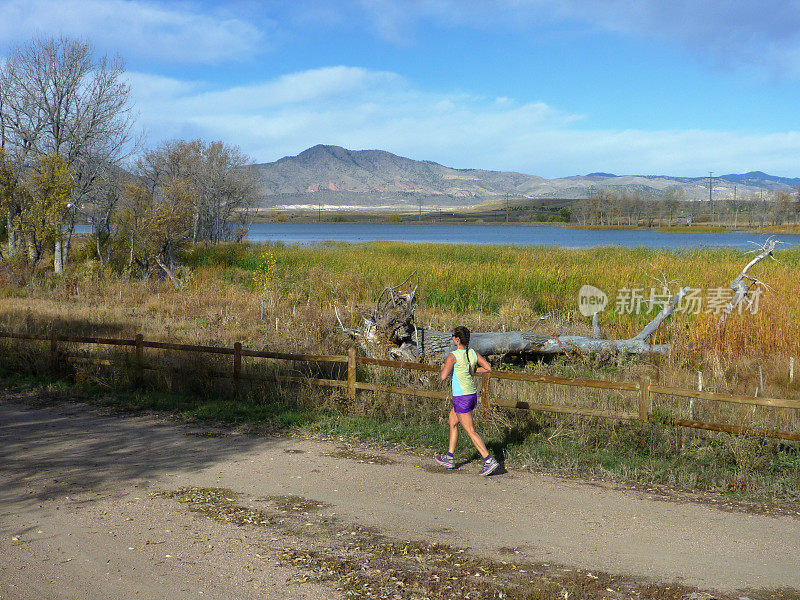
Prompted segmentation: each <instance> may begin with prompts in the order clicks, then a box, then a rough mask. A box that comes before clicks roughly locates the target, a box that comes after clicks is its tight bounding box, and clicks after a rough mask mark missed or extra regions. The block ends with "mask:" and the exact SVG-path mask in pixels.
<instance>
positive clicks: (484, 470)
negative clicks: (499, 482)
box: [478, 456, 500, 477]
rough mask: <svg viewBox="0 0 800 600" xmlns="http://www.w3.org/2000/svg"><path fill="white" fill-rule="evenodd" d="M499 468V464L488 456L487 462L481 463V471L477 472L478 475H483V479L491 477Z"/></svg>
mask: <svg viewBox="0 0 800 600" xmlns="http://www.w3.org/2000/svg"><path fill="white" fill-rule="evenodd" d="M499 466H500V463H499V462H497V461H496V460H495V459H494V458H492V457H491V456H490V457H489V459H488V460H485V461H483V466H482V467H481V470H480V471H478V475H483V476H484V477H485V476H487V475H491V474H492V473H494V472H495V471H496V470H497V467H499Z"/></svg>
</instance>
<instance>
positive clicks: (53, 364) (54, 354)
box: [50, 329, 58, 373]
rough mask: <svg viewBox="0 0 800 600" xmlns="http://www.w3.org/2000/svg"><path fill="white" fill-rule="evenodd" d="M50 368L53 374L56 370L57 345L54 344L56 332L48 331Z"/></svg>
mask: <svg viewBox="0 0 800 600" xmlns="http://www.w3.org/2000/svg"><path fill="white" fill-rule="evenodd" d="M50 368H51V369H52V370H53V373H56V371H57V370H58V344H57V343H56V330H55V329H51V330H50Z"/></svg>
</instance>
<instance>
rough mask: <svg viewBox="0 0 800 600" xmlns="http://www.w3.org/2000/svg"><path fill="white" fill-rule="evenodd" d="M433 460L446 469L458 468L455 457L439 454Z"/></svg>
mask: <svg viewBox="0 0 800 600" xmlns="http://www.w3.org/2000/svg"><path fill="white" fill-rule="evenodd" d="M433 459H434V460H435V461H436V462H437V463H439V464H440V465H442V466H443V467H444V468H445V469H455V467H456V459H455V457H453V456H448V455H447V454H437V455H435V456H434V457H433Z"/></svg>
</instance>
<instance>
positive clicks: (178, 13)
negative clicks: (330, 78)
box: [0, 0, 264, 63]
mask: <svg viewBox="0 0 800 600" xmlns="http://www.w3.org/2000/svg"><path fill="white" fill-rule="evenodd" d="M0 15H2V19H0V44H7V43H13V42H20V41H25V40H27V39H29V38H30V37H31V36H32V35H35V34H46V35H61V34H65V35H71V36H79V37H85V38H88V39H90V40H91V41H92V42H93V43H95V44H96V45H97V46H98V47H100V48H101V49H103V50H104V51H108V52H116V51H119V52H120V53H122V54H123V55H124V56H140V57H144V58H148V59H155V60H158V61H163V62H186V63H218V62H221V61H225V60H238V59H245V58H250V57H252V56H253V55H254V54H255V53H256V52H257V50H258V47H259V46H260V45H261V43H262V42H263V37H264V36H263V34H262V32H261V30H260V29H259V28H257V27H255V26H254V25H252V24H251V23H249V22H246V21H244V20H242V19H240V18H236V17H233V16H231V15H228V14H225V13H223V12H221V11H210V12H209V11H201V10H200V9H199V8H195V7H193V6H192V5H191V4H188V3H180V4H177V3H176V4H158V3H155V2H148V1H143V0H0Z"/></svg>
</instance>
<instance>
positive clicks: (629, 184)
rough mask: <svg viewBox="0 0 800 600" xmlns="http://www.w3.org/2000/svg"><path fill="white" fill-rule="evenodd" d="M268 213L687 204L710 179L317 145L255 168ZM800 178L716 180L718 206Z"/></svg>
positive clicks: (753, 175)
mask: <svg viewBox="0 0 800 600" xmlns="http://www.w3.org/2000/svg"><path fill="white" fill-rule="evenodd" d="M251 168H252V170H253V173H254V175H255V177H256V180H257V181H258V184H259V185H260V187H261V192H262V200H263V204H264V205H265V206H273V207H302V206H317V205H320V204H325V205H327V206H342V207H344V206H348V207H363V208H370V207H372V208H388V207H395V206H396V207H401V206H416V205H418V204H424V205H425V206H436V207H441V208H450V207H458V206H471V205H476V204H481V203H482V202H485V201H487V200H491V199H497V198H499V197H503V196H505V195H506V194H508V195H510V196H513V197H531V198H585V197H588V196H591V195H592V194H594V193H596V192H597V191H601V190H603V191H609V192H626V193H641V194H646V195H655V196H660V195H661V194H662V193H663V192H664V190H665V189H666V188H668V187H670V186H678V187H681V188H682V189H683V190H684V192H685V193H686V197H687V199H690V200H703V199H707V198H708V177H675V176H666V175H614V174H612V173H603V172H594V173H589V174H588V175H572V176H569V177H560V178H555V179H545V178H543V177H540V176H538V175H529V174H525V173H518V172H515V171H491V170H485V169H456V168H453V167H448V166H445V165H441V164H439V163H437V162H434V161H430V160H414V159H411V158H406V157H403V156H399V155H397V154H393V153H391V152H388V151H386V150H348V149H347V148H343V147H341V146H335V145H324V144H317V145H316V146H312V147H310V148H307V149H306V150H304V151H302V152H300V153H299V154H297V155H296V156H284V157H283V158H280V159H278V160H277V161H275V162H271V163H260V164H255V165H252V167H251ZM798 186H800V178H790V177H778V176H773V175H768V174H766V173H764V172H761V171H750V172H748V173H743V174H735V173H732V174H727V175H721V176H718V177H714V178H713V193H714V197H715V198H716V199H724V198H732V197H733V196H734V194H736V195H737V197H738V198H746V197H748V196H755V195H757V194H760V193H761V191H762V190H765V191H770V192H771V191H774V190H783V189H786V190H794V189H796V188H797V187H798Z"/></svg>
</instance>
